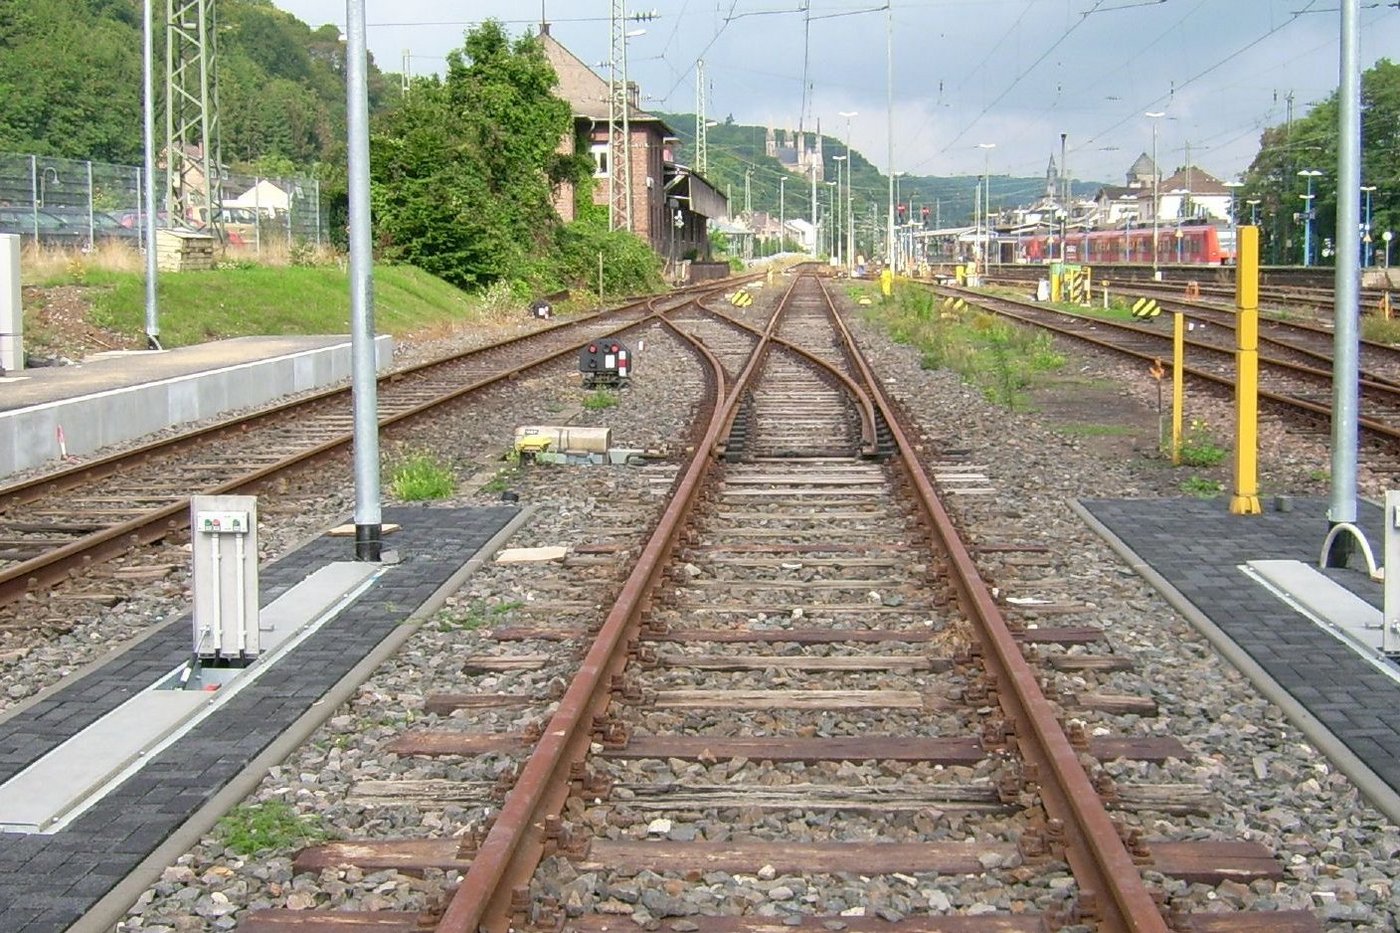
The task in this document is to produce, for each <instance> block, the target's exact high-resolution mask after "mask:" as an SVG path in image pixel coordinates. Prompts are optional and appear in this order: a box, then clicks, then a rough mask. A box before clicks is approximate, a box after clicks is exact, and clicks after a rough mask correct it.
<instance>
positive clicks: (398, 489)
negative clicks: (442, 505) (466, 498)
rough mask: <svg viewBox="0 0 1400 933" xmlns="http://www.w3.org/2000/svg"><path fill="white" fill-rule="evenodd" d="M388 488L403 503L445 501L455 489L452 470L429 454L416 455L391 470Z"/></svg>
mask: <svg viewBox="0 0 1400 933" xmlns="http://www.w3.org/2000/svg"><path fill="white" fill-rule="evenodd" d="M392 475H393V478H392V479H391V480H390V483H389V485H390V488H391V489H392V490H393V492H394V495H395V496H398V497H399V498H400V499H402V500H404V501H405V502H422V501H424V500H427V499H445V498H447V497H448V496H450V495H452V491H453V490H454V489H456V488H457V482H456V480H455V479H453V477H452V470H451V469H449V468H448V467H447V466H445V465H443V464H442V463H439V462H438V461H437V460H436V459H435V458H434V457H433V456H431V455H430V454H417V455H415V456H413V457H410V458H409V459H407V460H405V461H403V462H402V463H400V464H398V465H397V466H395V467H394V469H393V473H392Z"/></svg>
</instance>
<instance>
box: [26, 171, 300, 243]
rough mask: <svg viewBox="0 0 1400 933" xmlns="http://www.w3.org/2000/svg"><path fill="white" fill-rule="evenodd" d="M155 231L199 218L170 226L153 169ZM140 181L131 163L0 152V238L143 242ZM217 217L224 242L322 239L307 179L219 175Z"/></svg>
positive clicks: (161, 183)
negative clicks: (9, 235)
mask: <svg viewBox="0 0 1400 933" xmlns="http://www.w3.org/2000/svg"><path fill="white" fill-rule="evenodd" d="M155 181H156V184H155V190H156V211H157V221H156V222H157V226H161V227H168V226H175V225H180V226H193V227H199V226H203V225H204V222H207V220H208V217H207V216H205V215H199V216H193V217H187V218H184V219H183V220H182V221H181V222H179V223H178V224H172V223H171V221H170V217H169V214H168V212H167V210H166V209H165V206H164V202H165V191H166V173H165V172H164V171H163V170H157V172H156V180H155ZM143 184H144V179H143V178H142V169H141V168H140V167H139V166H132V165H113V164H110V163H106V162H92V161H80V160H76V159H62V158H57V157H54V156H36V155H21V154H15V153H0V233H17V234H19V235H20V236H22V237H25V238H26V239H31V238H32V239H33V240H36V241H38V242H40V243H51V244H54V245H60V246H71V247H77V248H81V249H91V248H92V246H93V245H94V244H95V243H97V242H100V241H103V240H119V241H124V242H127V243H129V244H130V245H133V246H138V247H144V245H145V242H144V241H145V235H146V229H145V210H144V203H145V201H144V198H145V195H144V190H143ZM220 184H221V186H222V195H221V200H222V203H223V207H222V210H221V219H222V223H223V225H224V228H225V235H226V237H227V239H228V242H229V245H230V246H234V247H237V248H239V249H241V250H242V251H245V252H254V253H259V254H260V253H261V252H262V250H263V248H264V247H271V246H273V245H274V244H278V243H281V244H287V243H292V242H305V243H314V244H315V245H317V246H320V245H322V243H324V242H327V241H328V237H327V236H326V224H325V218H324V216H323V213H322V209H323V208H322V204H321V185H320V182H319V181H317V180H315V179H305V178H268V177H265V176H261V175H237V174H226V175H224V176H223V178H222V179H221V181H220Z"/></svg>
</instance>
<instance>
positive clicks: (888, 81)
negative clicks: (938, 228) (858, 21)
mask: <svg viewBox="0 0 1400 933" xmlns="http://www.w3.org/2000/svg"><path fill="white" fill-rule="evenodd" d="M885 132H886V139H885V158H886V171H888V172H889V176H890V179H889V180H890V208H889V217H888V220H887V227H888V236H889V242H888V243H886V250H887V252H886V254H885V268H887V269H889V270H890V271H891V272H893V271H894V9H893V7H891V6H890V5H889V4H886V5H885Z"/></svg>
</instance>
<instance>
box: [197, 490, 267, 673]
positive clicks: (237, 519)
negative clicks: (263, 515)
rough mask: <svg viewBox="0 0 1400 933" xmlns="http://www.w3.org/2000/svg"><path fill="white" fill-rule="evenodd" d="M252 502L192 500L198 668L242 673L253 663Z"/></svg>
mask: <svg viewBox="0 0 1400 933" xmlns="http://www.w3.org/2000/svg"><path fill="white" fill-rule="evenodd" d="M257 503H258V500H257V497H256V496H194V497H192V498H191V499H190V512H191V514H190V528H191V530H192V537H193V540H192V542H191V544H192V546H193V550H194V656H195V658H196V659H197V661H198V663H199V664H203V665H206V666H207V665H214V666H219V667H244V666H246V665H247V664H249V663H251V662H252V660H253V659H254V658H256V657H257V655H258V652H259V649H260V645H259V640H258V527H257V525H258V518H257V514H258V513H257Z"/></svg>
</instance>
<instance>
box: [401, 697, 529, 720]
mask: <svg viewBox="0 0 1400 933" xmlns="http://www.w3.org/2000/svg"><path fill="white" fill-rule="evenodd" d="M544 702H546V700H545V699H544V698H543V697H519V696H511V695H509V694H503V693H433V694H429V695H428V698H427V700H425V701H424V703H423V708H424V709H426V710H427V711H428V712H430V713H437V714H438V715H439V716H446V715H448V714H449V713H451V712H453V711H454V710H459V709H514V708H516V707H522V706H531V705H533V704H536V703H544Z"/></svg>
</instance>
